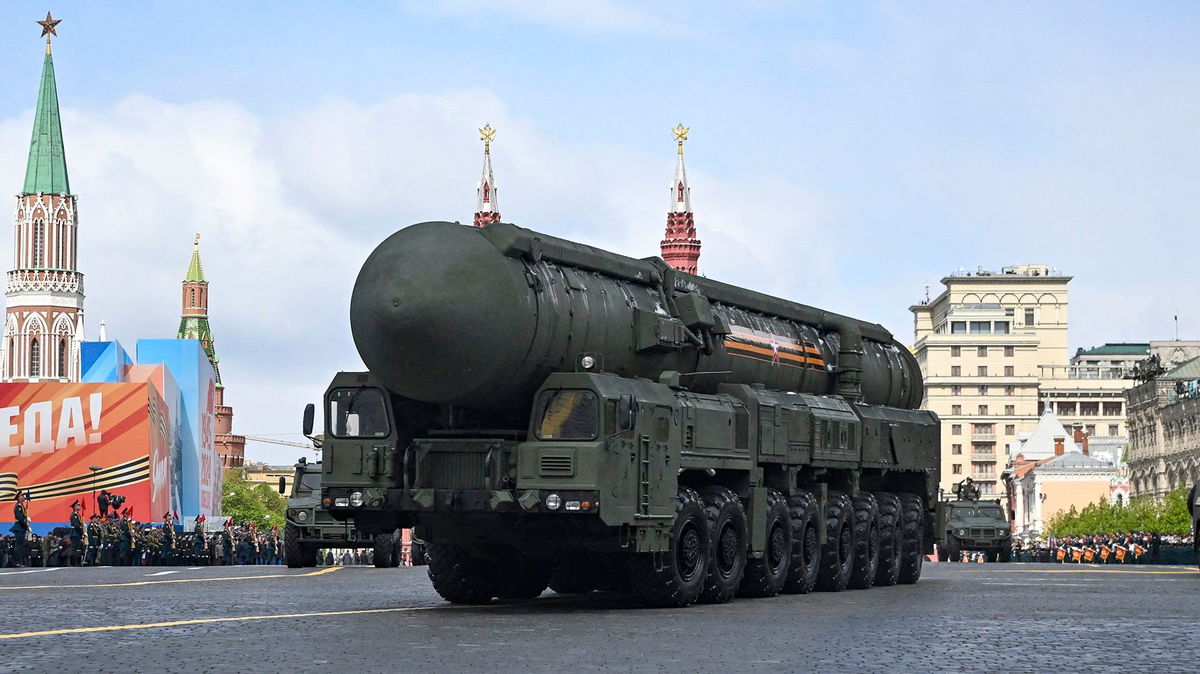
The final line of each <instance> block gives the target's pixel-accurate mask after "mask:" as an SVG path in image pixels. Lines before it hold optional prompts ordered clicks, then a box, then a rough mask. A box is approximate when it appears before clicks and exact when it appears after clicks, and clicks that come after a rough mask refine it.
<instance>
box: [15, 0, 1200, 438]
mask: <svg viewBox="0 0 1200 674" xmlns="http://www.w3.org/2000/svg"><path fill="white" fill-rule="evenodd" d="M46 9H51V10H52V11H54V12H55V14H56V17H57V18H61V19H63V20H64V21H63V23H62V24H61V25H60V27H59V29H60V30H59V32H60V38H59V39H58V40H57V42H56V46H55V63H56V68H57V75H58V85H59V96H60V101H61V104H62V106H63V109H64V116H65V120H64V137H65V142H66V150H67V159H68V164H69V167H70V170H71V179H72V187H73V189H74V191H75V192H76V193H77V194H79V196H80V200H81V213H82V215H81V222H80V227H81V233H80V236H81V251H80V266H81V270H82V271H83V272H84V273H85V274H86V275H87V278H88V299H87V316H88V330H89V336H90V337H93V338H94V337H95V334H96V333H95V331H96V325H97V324H98V321H99V320H101V319H105V320H106V321H107V322H108V325H109V335H110V336H114V337H117V338H119V339H122V340H124V341H126V342H130V343H132V342H133V341H134V340H135V339H136V338H138V337H149V336H161V335H163V334H169V333H173V331H174V329H175V327H176V324H177V321H178V318H177V307H178V291H177V288H178V285H177V284H178V282H179V280H180V279H181V278H182V275H183V273H184V271H185V269H186V264H187V258H188V255H189V251H190V248H189V247H190V241H191V237H192V235H193V233H194V232H196V231H200V232H201V233H202V236H203V239H202V247H203V248H202V252H203V256H204V262H205V265H206V269H207V271H208V274H209V277H210V280H211V282H212V290H211V297H212V304H213V307H212V314H213V319H212V322H213V326H214V329H215V331H216V335H217V347H218V350H219V352H220V354H221V358H222V361H221V362H222V370H223V372H224V375H225V378H226V380H227V384H228V386H229V400H230V402H231V403H233V404H234V405H235V408H236V411H237V417H236V421H235V426H236V428H237V430H239V431H240V432H243V433H250V434H275V433H285V432H291V431H294V430H295V427H296V426H297V425H298V418H299V407H300V406H301V405H302V404H303V403H304V402H306V401H310V400H314V401H315V400H316V399H317V398H318V397H319V396H320V394H321V391H322V390H323V388H324V386H325V383H326V382H327V381H328V377H329V374H330V373H331V372H332V371H334V370H335V369H338V368H343V369H353V368H357V367H359V365H360V364H359V361H358V359H357V355H356V353H355V351H354V348H353V344H352V343H351V341H350V338H349V330H348V324H347V321H346V315H347V307H348V301H349V288H350V286H351V285H352V283H353V279H354V275H355V274H356V272H357V269H358V265H359V264H360V263H361V261H362V260H363V259H364V258H365V257H366V255H367V253H369V251H370V249H371V248H372V247H373V246H374V245H375V244H376V243H378V242H379V241H381V240H382V239H383V238H384V237H385V236H386V235H388V234H389V233H391V232H392V231H394V230H395V229H398V228H400V227H402V226H404V225H406V224H410V223H412V222H416V221H420V220H427V219H450V220H456V219H457V220H462V221H466V220H468V219H469V218H470V215H471V211H472V210H473V206H474V186H475V181H476V180H477V178H478V171H479V161H480V157H479V155H480V145H479V141H478V137H477V134H476V133H475V128H476V127H478V126H480V125H481V124H482V123H484V122H489V121H490V122H491V123H492V124H493V125H495V126H496V127H498V128H499V134H498V135H497V139H496V142H495V145H494V165H495V170H496V178H497V181H498V184H499V187H500V205H501V208H502V211H503V214H504V216H505V219H506V220H510V221H513V222H516V223H518V224H521V225H524V226H528V227H531V228H534V229H538V230H542V231H546V232H549V233H553V234H556V235H561V236H566V237H569V238H576V239H581V240H585V241H588V242H590V243H594V244H597V245H601V246H605V247H608V248H611V249H615V250H619V251H620V252H624V253H627V254H631V255H637V256H645V255H652V254H656V253H657V241H658V239H659V238H661V236H662V230H663V225H664V220H665V210H666V204H667V192H666V190H667V187H666V184H667V182H668V181H669V179H670V176H671V172H672V168H673V162H674V156H673V151H674V147H673V143H672V141H671V137H670V133H669V130H668V129H669V128H670V127H671V126H673V125H674V124H675V123H676V122H677V121H683V122H684V123H685V124H687V125H688V126H690V127H691V128H692V130H693V131H692V137H691V140H690V141H689V143H688V147H687V160H688V172H689V177H690V178H691V181H692V187H693V205H694V207H695V209H696V218H697V222H698V225H699V229H700V236H701V238H702V239H703V240H704V253H703V257H702V258H701V270H702V272H703V273H706V274H708V275H709V276H712V277H715V278H720V279H722V280H726V281H730V282H733V283H738V284H741V285H747V286H750V287H753V288H756V289H759V290H764V291H767V292H771V293H775V294H779V295H783V296H786V297H789V298H791V299H795V300H798V301H801V302H806V303H810V304H814V305H817V306H821V307H824V308H828V309H832V310H837V311H842V312H845V313H849V314H851V315H854V316H858V317H861V318H866V319H869V320H875V321H879V322H881V323H883V324H884V325H885V326H886V327H888V328H889V329H891V330H892V331H893V332H894V333H895V334H896V335H897V336H898V337H899V338H900V339H901V340H904V341H911V339H912V325H911V315H910V313H909V312H908V310H907V307H908V305H910V304H912V303H915V302H917V301H919V300H920V298H921V295H922V293H923V286H924V285H925V284H931V285H933V286H934V290H935V292H936V289H937V287H938V279H940V278H941V277H942V276H944V275H945V274H946V273H948V272H950V271H952V270H954V269H956V268H959V267H965V268H967V269H974V268H976V267H977V266H980V265H982V266H984V267H986V268H990V269H997V268H999V267H1001V266H1005V265H1009V264H1019V263H1027V262H1038V263H1046V264H1050V265H1052V266H1054V267H1057V268H1060V269H1062V270H1064V271H1065V272H1066V273H1068V274H1071V275H1073V276H1074V277H1075V280H1074V281H1072V284H1071V315H1070V319H1071V333H1070V334H1071V337H1070V339H1071V345H1072V349H1074V348H1075V347H1079V346H1090V345H1093V344H1099V343H1102V342H1105V341H1121V340H1127V341H1133V340H1150V339H1169V338H1171V337H1172V336H1173V335H1174V326H1173V323H1172V319H1171V317H1172V315H1174V314H1176V313H1178V314H1179V316H1180V330H1181V335H1182V336H1183V337H1185V338H1196V337H1197V336H1198V333H1200V316H1198V315H1197V312H1195V311H1194V310H1193V309H1192V308H1191V299H1192V298H1193V297H1194V296H1195V291H1196V289H1197V285H1198V281H1200V272H1198V271H1197V270H1196V268H1195V265H1194V264H1191V263H1192V260H1193V259H1194V257H1195V250H1196V244H1197V239H1198V236H1197V234H1196V228H1195V226H1194V223H1195V222H1196V221H1197V216H1198V215H1200V201H1198V199H1197V196H1196V189H1195V185H1196V184H1197V183H1198V182H1200V180H1198V179H1200V175H1198V174H1200V160H1198V159H1197V157H1198V156H1200V153H1198V152H1197V149H1198V147H1197V146H1198V141H1200V133H1197V128H1198V125H1197V122H1198V120H1200V97H1198V96H1197V90H1196V87H1197V83H1198V82H1200V41H1198V40H1196V38H1195V36H1196V35H1197V34H1200V31H1198V30H1197V29H1198V28H1200V26H1197V23H1198V22H1200V21H1198V19H1200V7H1198V6H1197V5H1195V4H1194V3H1185V2H1173V3H1168V2H1144V3H1136V4H1135V3H1102V2H1078V3H1073V2H1061V3H1034V2H1029V3H983V2H936V3H900V2H896V3H891V2H881V3H875V2H869V3H846V2H770V1H767V0H762V1H758V2H736V1H735V2H720V3H717V2H711V3H692V6H680V3H672V4H670V5H667V4H665V3H636V2H618V1H615V0H593V1H592V2H588V3H568V2H552V1H549V0H541V1H532V0H531V1H520V0H499V1H496V2H476V1H473V0H457V1H451V2H445V3H432V2H429V3H425V2H411V3H409V2H389V3H384V2H377V3H371V2H360V3H354V4H353V5H350V4H345V5H339V4H335V3H317V2H311V3H304V2H288V3H283V2H269V3H253V4H250V3H233V2H227V3H222V2H206V3H175V2H147V3H103V2H59V3H58V4H57V5H55V6H51V7H47V6H46V5H45V4H44V3H39V4H33V3H26V2H19V1H18V2H6V3H4V5H3V7H2V8H0V19H2V20H0V79H2V81H3V82H4V83H5V86H3V87H0V185H2V184H8V185H11V186H12V191H13V192H15V191H16V190H17V189H18V188H19V185H20V180H21V176H22V173H23V170H24V162H25V155H26V152H27V148H28V136H29V128H30V124H31V121H30V120H31V117H32V108H33V104H34V97H35V93H36V87H37V82H38V70H39V68H40V64H41V44H40V41H39V39H38V36H37V31H38V27H37V26H36V25H35V24H34V23H33V22H34V21H35V20H36V19H39V18H41V17H43V16H44V15H45V12H46ZM0 246H3V247H5V248H7V247H8V246H11V242H10V241H0ZM130 270H136V272H134V273H131V272H130ZM251 453H252V455H257V456H260V457H262V458H266V459H269V460H272V461H279V462H284V461H290V460H291V459H292V458H293V457H292V454H293V452H292V451H291V450H287V449H283V450H278V451H277V450H275V449H270V448H267V447H265V446H261V445H260V446H258V447H254V448H252V451H251Z"/></svg>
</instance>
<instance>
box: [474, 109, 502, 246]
mask: <svg viewBox="0 0 1200 674" xmlns="http://www.w3.org/2000/svg"><path fill="white" fill-rule="evenodd" d="M495 136H496V130H495V129H493V128H492V125H491V124H484V125H483V128H482V129H480V130H479V140H482V141H483V175H482V176H481V177H480V178H479V185H478V186H476V188H475V226H476V227H484V226H486V225H490V224H492V223H493V222H500V201H499V198H498V197H499V195H498V194H497V192H498V191H499V190H497V189H496V179H495V178H493V177H492V138H494V137H495Z"/></svg>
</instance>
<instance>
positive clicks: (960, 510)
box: [952, 506, 1004, 519]
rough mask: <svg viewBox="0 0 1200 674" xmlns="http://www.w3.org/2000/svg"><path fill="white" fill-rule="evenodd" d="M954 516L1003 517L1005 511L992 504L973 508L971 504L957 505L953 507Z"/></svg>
mask: <svg viewBox="0 0 1200 674" xmlns="http://www.w3.org/2000/svg"><path fill="white" fill-rule="evenodd" d="M952 514H953V516H954V517H988V518H992V519H1003V518H1004V511H1003V510H1001V509H1000V508H999V507H998V506H990V507H983V508H972V507H971V506H955V507H954V509H953V513H952Z"/></svg>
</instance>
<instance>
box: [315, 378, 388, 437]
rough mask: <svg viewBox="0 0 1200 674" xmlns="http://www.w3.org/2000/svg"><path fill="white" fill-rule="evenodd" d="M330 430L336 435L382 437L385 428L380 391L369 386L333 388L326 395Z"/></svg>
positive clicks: (385, 434) (385, 430) (385, 418)
mask: <svg viewBox="0 0 1200 674" xmlns="http://www.w3.org/2000/svg"><path fill="white" fill-rule="evenodd" d="M329 420H330V426H331V428H330V432H331V433H333V435H334V436H335V437H339V438H384V437H387V435H388V433H389V431H390V429H389V427H388V418H387V408H386V407H385V405H384V398H383V393H382V392H381V391H380V390H379V389H373V388H347V389H337V390H335V391H333V392H332V393H330V394H329Z"/></svg>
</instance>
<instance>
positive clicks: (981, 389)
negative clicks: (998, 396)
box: [979, 384, 988, 396]
mask: <svg viewBox="0 0 1200 674" xmlns="http://www.w3.org/2000/svg"><path fill="white" fill-rule="evenodd" d="M987 394H988V387H987V385H986V384H985V385H984V386H980V387H979V395H981V396H985V395H987Z"/></svg>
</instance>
